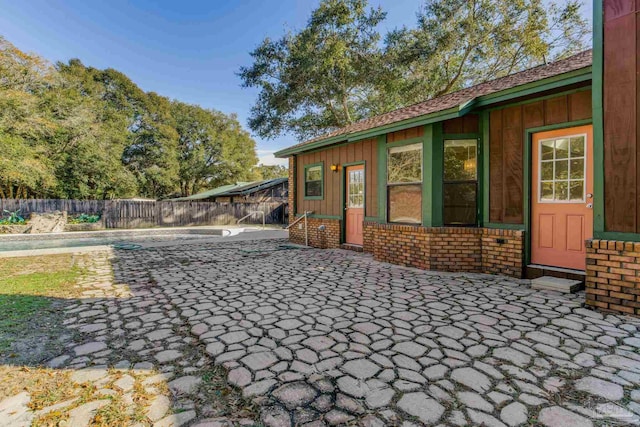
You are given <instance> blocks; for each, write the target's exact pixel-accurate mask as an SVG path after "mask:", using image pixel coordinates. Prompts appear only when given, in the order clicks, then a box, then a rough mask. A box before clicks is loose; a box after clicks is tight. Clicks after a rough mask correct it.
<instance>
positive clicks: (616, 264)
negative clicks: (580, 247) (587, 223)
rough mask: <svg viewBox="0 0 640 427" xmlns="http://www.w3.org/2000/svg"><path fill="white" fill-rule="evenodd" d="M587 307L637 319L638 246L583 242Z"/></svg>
mask: <svg viewBox="0 0 640 427" xmlns="http://www.w3.org/2000/svg"><path fill="white" fill-rule="evenodd" d="M586 273H587V278H586V293H587V297H586V300H587V304H588V305H591V306H593V307H598V308H599V309H601V310H605V311H611V312H616V313H626V314H635V315H640V243H637V242H635V243H634V242H620V241H613V240H588V241H587V271H586Z"/></svg>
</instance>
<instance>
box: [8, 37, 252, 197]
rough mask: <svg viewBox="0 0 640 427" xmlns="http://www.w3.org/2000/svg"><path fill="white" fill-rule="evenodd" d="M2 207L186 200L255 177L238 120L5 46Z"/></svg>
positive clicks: (119, 77) (117, 75)
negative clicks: (19, 202)
mask: <svg viewBox="0 0 640 427" xmlns="http://www.w3.org/2000/svg"><path fill="white" fill-rule="evenodd" d="M0 147H2V149H0V198H27V197H32V198H75V199H109V198H125V197H132V196H143V197H150V198H165V197H169V196H174V195H182V196H187V195H190V194H192V193H193V192H197V191H200V190H202V189H204V188H208V187H213V186H218V185H220V184H223V183H227V182H235V181H241V180H248V178H251V177H253V176H254V175H255V174H254V172H253V171H252V167H253V166H254V165H255V164H256V163H257V156H256V154H255V142H254V140H253V139H251V137H250V136H249V134H248V133H247V132H246V131H245V130H244V129H242V127H241V125H240V123H239V122H238V120H237V118H236V117H235V116H234V115H226V114H223V113H221V112H219V111H214V110H208V109H204V108H202V107H199V106H196V105H188V104H185V103H183V102H180V101H170V100H169V99H167V98H165V97H163V96H160V95H158V94H155V93H153V92H149V93H146V92H144V91H142V90H141V89H140V88H139V87H138V86H137V85H136V84H135V83H133V82H132V81H131V80H130V79H129V78H128V77H127V76H126V75H124V74H123V73H121V72H119V71H116V70H113V69H106V70H98V69H95V68H92V67H87V66H85V65H84V64H82V63H81V62H80V61H79V60H77V59H72V60H70V61H69V62H68V63H61V62H59V63H57V64H55V65H52V64H49V63H47V62H46V61H45V60H43V59H42V58H40V57H38V56H37V55H33V54H27V53H24V52H22V51H20V50H19V49H17V48H16V47H15V46H13V45H12V44H11V43H9V42H8V41H7V40H6V39H4V38H2V37H0Z"/></svg>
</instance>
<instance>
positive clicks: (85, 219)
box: [67, 214, 100, 224]
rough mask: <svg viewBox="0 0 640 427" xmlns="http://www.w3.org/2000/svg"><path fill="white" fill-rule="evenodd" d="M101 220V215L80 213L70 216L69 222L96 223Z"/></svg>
mask: <svg viewBox="0 0 640 427" xmlns="http://www.w3.org/2000/svg"><path fill="white" fill-rule="evenodd" d="M98 221H100V215H89V214H80V215H78V216H76V217H72V218H69V219H68V220H67V222H68V223H69V224H94V223H96V222H98Z"/></svg>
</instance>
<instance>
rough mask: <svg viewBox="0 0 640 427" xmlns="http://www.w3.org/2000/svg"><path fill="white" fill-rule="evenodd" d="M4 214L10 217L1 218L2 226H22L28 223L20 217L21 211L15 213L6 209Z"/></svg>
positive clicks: (0, 223)
mask: <svg viewBox="0 0 640 427" xmlns="http://www.w3.org/2000/svg"><path fill="white" fill-rule="evenodd" d="M3 212H4V213H5V214H7V215H8V216H7V217H6V218H0V225H21V224H25V223H26V222H27V221H26V220H25V219H24V218H23V217H22V216H20V210H19V209H18V210H17V211H13V212H11V211H8V210H6V209H4V211H3Z"/></svg>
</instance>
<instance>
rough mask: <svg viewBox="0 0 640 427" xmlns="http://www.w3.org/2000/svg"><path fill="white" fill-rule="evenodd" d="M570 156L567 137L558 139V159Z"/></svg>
mask: <svg viewBox="0 0 640 427" xmlns="http://www.w3.org/2000/svg"><path fill="white" fill-rule="evenodd" d="M567 157H569V141H568V140H566V139H558V140H556V159H566V158H567Z"/></svg>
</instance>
